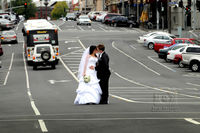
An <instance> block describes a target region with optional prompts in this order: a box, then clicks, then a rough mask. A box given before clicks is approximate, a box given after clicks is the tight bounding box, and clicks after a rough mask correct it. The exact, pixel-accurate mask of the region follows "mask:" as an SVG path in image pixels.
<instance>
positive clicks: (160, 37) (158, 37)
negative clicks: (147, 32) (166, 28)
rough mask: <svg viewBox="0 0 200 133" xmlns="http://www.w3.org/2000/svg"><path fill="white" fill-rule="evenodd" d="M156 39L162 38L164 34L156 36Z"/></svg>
mask: <svg viewBox="0 0 200 133" xmlns="http://www.w3.org/2000/svg"><path fill="white" fill-rule="evenodd" d="M154 39H162V36H156V37H154Z"/></svg>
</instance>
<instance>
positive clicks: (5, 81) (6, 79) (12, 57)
mask: <svg viewBox="0 0 200 133" xmlns="http://www.w3.org/2000/svg"><path fill="white" fill-rule="evenodd" d="M14 55H15V54H14V53H12V56H11V60H10V66H9V69H8V73H7V75H6V78H5V80H4V83H3V85H6V84H7V81H8V76H9V75H10V71H11V69H12V64H13V59H14Z"/></svg>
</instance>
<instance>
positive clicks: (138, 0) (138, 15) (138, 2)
mask: <svg viewBox="0 0 200 133" xmlns="http://www.w3.org/2000/svg"><path fill="white" fill-rule="evenodd" d="M139 4H140V0H137V22H138V23H139V22H140V13H139Z"/></svg>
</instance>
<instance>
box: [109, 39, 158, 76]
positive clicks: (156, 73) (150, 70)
mask: <svg viewBox="0 0 200 133" xmlns="http://www.w3.org/2000/svg"><path fill="white" fill-rule="evenodd" d="M112 47H113V48H115V49H116V50H117V51H119V52H120V53H122V54H124V55H125V56H127V57H129V58H130V59H132V60H134V61H135V62H137V63H138V64H140V65H141V66H143V67H144V68H146V69H147V70H149V71H151V72H153V73H154V74H156V75H159V76H160V73H158V72H156V71H154V70H152V69H150V68H149V67H148V66H146V65H144V64H143V63H142V62H140V61H138V60H136V59H135V58H133V57H131V56H130V55H128V54H126V53H125V52H123V51H122V50H120V49H118V48H117V47H116V46H115V45H114V42H112Z"/></svg>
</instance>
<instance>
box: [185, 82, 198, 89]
mask: <svg viewBox="0 0 200 133" xmlns="http://www.w3.org/2000/svg"><path fill="white" fill-rule="evenodd" d="M186 84H187V85H193V86H197V87H200V85H198V84H193V83H189V82H187V83H186ZM197 90H198V89H197Z"/></svg>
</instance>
